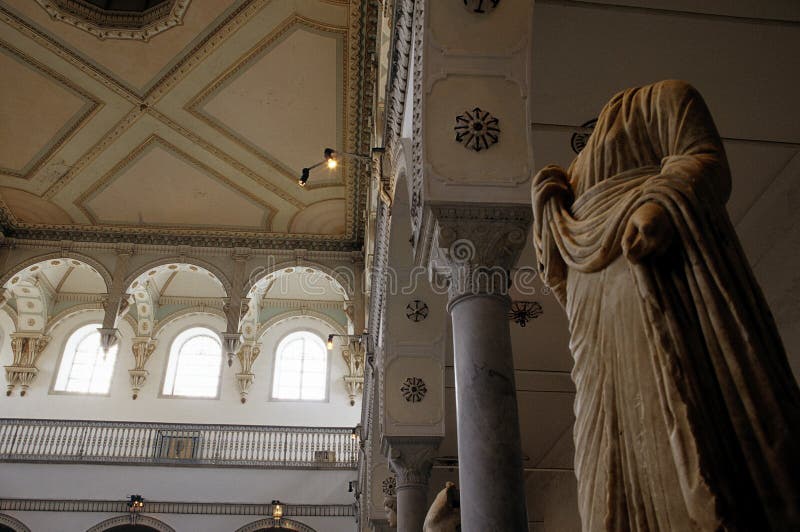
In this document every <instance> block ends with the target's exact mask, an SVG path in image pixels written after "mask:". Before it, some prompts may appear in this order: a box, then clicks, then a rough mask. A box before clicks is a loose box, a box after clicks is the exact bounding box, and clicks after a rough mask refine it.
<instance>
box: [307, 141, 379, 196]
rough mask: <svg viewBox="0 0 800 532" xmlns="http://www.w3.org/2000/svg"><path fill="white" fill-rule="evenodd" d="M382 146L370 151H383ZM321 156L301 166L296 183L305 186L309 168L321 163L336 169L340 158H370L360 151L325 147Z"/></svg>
mask: <svg viewBox="0 0 800 532" xmlns="http://www.w3.org/2000/svg"><path fill="white" fill-rule="evenodd" d="M383 151H384V150H383V148H372V153H383ZM323 156H324V157H325V158H324V159H323V160H322V161H320V162H318V163H316V164H312V165H311V166H309V167H308V168H303V169H302V170H301V172H300V179H298V180H297V184H298V185H300V186H301V187H304V186H306V183H308V178H309V176H310V175H311V170H313V169H314V168H316V167H318V166H322V165H323V164H324V165H326V166H327V167H328V168H329V169H330V170H334V169H336V167H338V166H339V162H340V161H341V159H343V158H344V159H356V160H360V161H370V160H372V156H371V155H362V154H360V153H350V152H346V151H336V150H334V149H333V148H325V151H324V152H323Z"/></svg>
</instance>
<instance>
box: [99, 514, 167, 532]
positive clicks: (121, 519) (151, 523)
mask: <svg viewBox="0 0 800 532" xmlns="http://www.w3.org/2000/svg"><path fill="white" fill-rule="evenodd" d="M133 525H136V526H133ZM127 530H132V531H134V530H135V531H140V530H148V531H151V530H154V531H155V532H175V529H174V528H172V527H171V526H169V525H168V524H166V523H164V522H162V521H159V520H158V519H156V518H154V517H150V516H148V515H136V516H135V521H134V516H133V515H120V516H118V517H112V518H111V519H106V520H105V521H103V522H102V523H98V524H96V525H94V526H93V527H92V528H90V529H88V530H87V531H86V532H110V531H113V532H124V531H127Z"/></svg>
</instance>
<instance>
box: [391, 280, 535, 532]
mask: <svg viewBox="0 0 800 532" xmlns="http://www.w3.org/2000/svg"><path fill="white" fill-rule="evenodd" d="M509 304H510V301H509V299H508V298H507V297H505V296H489V295H468V296H463V297H459V298H456V299H454V300H453V301H452V302H451V304H450V314H451V317H452V322H453V348H454V358H455V378H456V410H457V419H458V462H459V467H458V472H459V482H460V486H459V488H460V490H461V505H460V506H461V528H462V530H463V532H485V531H488V530H498V531H503V532H517V531H526V530H528V517H527V510H526V507H525V481H524V478H523V471H522V450H521V444H520V434H519V416H518V414H517V393H516V385H515V383H514V361H513V357H512V351H511V333H510V331H509V325H508V317H507V316H508V310H509ZM398 506H399V504H398Z"/></svg>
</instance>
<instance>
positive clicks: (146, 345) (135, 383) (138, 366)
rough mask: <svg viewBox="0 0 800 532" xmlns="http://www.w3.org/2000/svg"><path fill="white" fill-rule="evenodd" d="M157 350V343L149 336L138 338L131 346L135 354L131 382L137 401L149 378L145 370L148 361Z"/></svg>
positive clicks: (129, 373) (129, 371) (130, 373)
mask: <svg viewBox="0 0 800 532" xmlns="http://www.w3.org/2000/svg"><path fill="white" fill-rule="evenodd" d="M155 349H156V342H155V340H153V339H152V338H150V337H147V336H137V337H135V338H134V339H133V343H132V344H131V351H132V352H133V360H134V364H135V366H134V368H133V369H129V370H128V375H129V376H130V382H131V392H132V393H133V395H132V397H133V399H134V400H136V398H137V397H139V390H141V389H142V386H144V383H145V382H146V381H147V376H148V375H150V372H149V371H147V370H146V369H145V365H146V364H147V361H148V360H150V356H151V355H152V354H153V351H155Z"/></svg>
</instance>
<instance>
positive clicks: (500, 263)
mask: <svg viewBox="0 0 800 532" xmlns="http://www.w3.org/2000/svg"><path fill="white" fill-rule="evenodd" d="M428 208H429V209H430V212H429V214H430V220H431V221H432V222H433V223H432V224H430V230H429V234H427V235H424V237H425V241H426V242H425V243H426V247H427V248H428V249H427V250H426V251H427V253H428V254H429V255H428V256H429V258H430V265H429V266H430V267H431V269H432V270H433V272H434V273H435V274H436V275H438V276H441V277H442V278H444V279H446V280H447V282H448V283H449V293H450V298H451V300H452V299H454V298H457V297H459V296H463V295H467V294H506V293H507V292H508V288H509V287H510V281H511V277H510V271H511V269H512V267H513V266H514V264H515V263H516V261H517V259H518V258H519V255H520V253H521V252H522V249H523V247H524V246H525V242H526V238H527V235H528V229H529V227H530V224H531V219H532V215H531V209H530V207H529V206H527V205H496V204H485V205H484V204H465V203H459V204H434V205H430V206H429V207H428Z"/></svg>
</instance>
